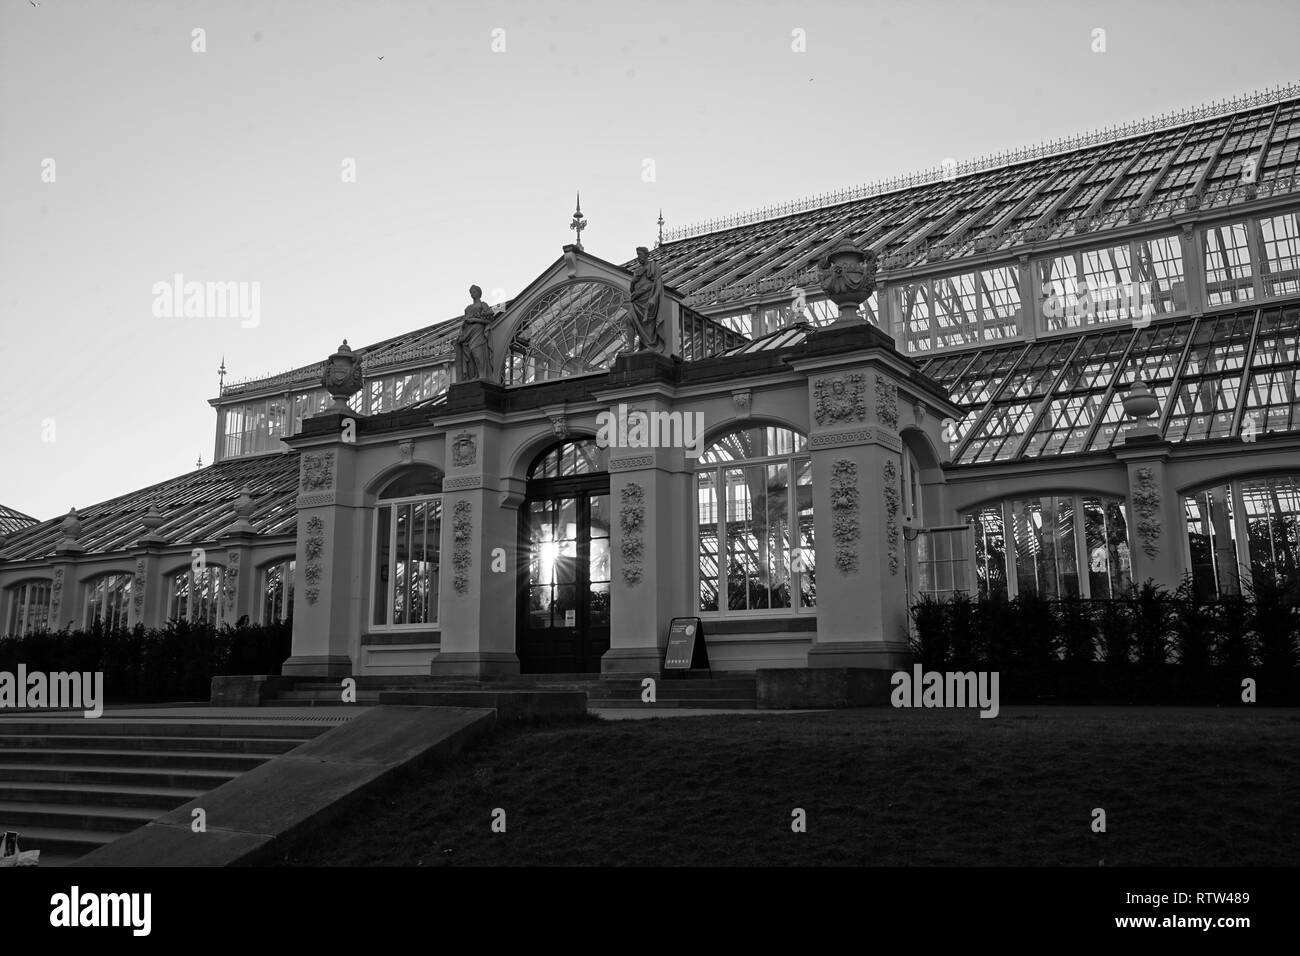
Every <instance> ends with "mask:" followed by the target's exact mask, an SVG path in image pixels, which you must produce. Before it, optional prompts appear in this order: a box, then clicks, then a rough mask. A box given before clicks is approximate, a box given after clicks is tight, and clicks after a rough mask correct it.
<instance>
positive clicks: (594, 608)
mask: <svg viewBox="0 0 1300 956" xmlns="http://www.w3.org/2000/svg"><path fill="white" fill-rule="evenodd" d="M589 615H590V616H589V619H588V623H589V624H590V625H591V626H592V627H609V585H608V584H593V585H592V586H591V608H590V611H589Z"/></svg>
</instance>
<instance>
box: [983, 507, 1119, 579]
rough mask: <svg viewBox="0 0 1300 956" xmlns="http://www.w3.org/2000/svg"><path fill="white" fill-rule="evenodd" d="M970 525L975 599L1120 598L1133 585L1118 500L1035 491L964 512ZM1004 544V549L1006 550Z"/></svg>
mask: <svg viewBox="0 0 1300 956" xmlns="http://www.w3.org/2000/svg"><path fill="white" fill-rule="evenodd" d="M966 521H967V523H968V524H971V525H972V526H973V528H974V531H975V559H976V577H977V580H978V581H979V590H980V597H982V598H989V597H999V596H1000V597H1015V596H1016V595H1017V594H1024V593H1027V592H1030V591H1033V592H1034V593H1036V594H1037V595H1038V596H1039V597H1043V598H1048V599H1057V598H1066V597H1083V598H1111V597H1120V596H1122V595H1123V593H1124V592H1125V591H1127V590H1128V588H1129V586H1130V585H1131V584H1132V583H1133V579H1132V563H1131V555H1130V553H1129V544H1128V516H1127V513H1126V510H1125V504H1124V501H1123V499H1120V498H1112V497H1108V496H1105V495H1094V494H1080V495H1071V494H1064V495H1038V496H1034V497H1026V498H1014V499H1011V500H1009V501H1001V502H992V503H990V504H987V505H984V506H982V507H980V508H977V509H975V510H974V511H973V512H971V513H970V514H968V515H967V516H966ZM1008 549H1009V550H1008Z"/></svg>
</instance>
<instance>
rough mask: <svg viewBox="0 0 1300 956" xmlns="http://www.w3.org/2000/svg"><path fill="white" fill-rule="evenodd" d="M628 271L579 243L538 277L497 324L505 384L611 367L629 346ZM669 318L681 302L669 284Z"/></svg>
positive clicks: (494, 340)
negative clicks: (675, 306)
mask: <svg viewBox="0 0 1300 956" xmlns="http://www.w3.org/2000/svg"><path fill="white" fill-rule="evenodd" d="M631 279H632V276H631V274H630V273H629V272H628V271H627V270H626V269H624V268H623V267H622V266H619V265H616V264H614V263H612V262H607V261H605V260H604V259H601V258H599V257H598V256H593V255H591V254H590V253H588V252H585V251H584V250H582V249H579V248H578V247H577V246H565V247H564V253H563V254H562V255H561V256H560V257H559V258H558V259H556V260H555V261H554V262H553V263H552V264H551V265H550V266H549V267H547V268H546V269H545V270H544V271H543V272H542V273H541V274H540V275H538V276H537V278H536V279H534V280H533V281H532V282H530V283H529V284H528V286H527V287H526V288H525V289H524V290H523V291H522V292H521V293H520V294H519V295H518V296H516V297H515V298H514V299H513V300H511V302H510V304H509V305H508V306H507V308H506V309H505V311H504V312H502V313H501V314H500V315H499V316H498V317H497V318H496V319H495V320H494V321H493V323H492V326H491V331H490V333H489V337H490V341H491V347H492V355H493V364H494V365H495V366H496V368H497V369H498V370H499V372H500V375H501V382H502V383H503V384H505V385H525V384H532V383H534V382H542V381H550V380H553V379H558V378H569V377H572V376H575V375H589V374H595V373H599V372H604V371H607V370H608V369H609V368H611V367H612V366H613V364H614V359H615V357H616V356H617V355H618V354H619V353H621V352H624V351H627V350H628V348H629V342H630V340H629V338H628V322H627V314H628V311H629V310H630V308H631V299H630V297H629V289H630V285H631ZM665 299H666V300H667V301H666V302H665V308H664V313H665V318H667V317H668V315H671V314H675V312H674V310H673V308H672V306H671V305H670V303H675V302H680V299H678V297H677V296H676V295H675V294H674V293H673V292H672V291H671V290H665Z"/></svg>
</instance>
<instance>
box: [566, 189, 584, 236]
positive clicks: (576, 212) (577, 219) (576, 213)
mask: <svg viewBox="0 0 1300 956" xmlns="http://www.w3.org/2000/svg"><path fill="white" fill-rule="evenodd" d="M569 228H570V229H572V230H573V231H574V232H576V233H577V234H578V239H577V241H576V242H575V243H574V244H575V245H576V246H577V247H578V248H579V249H581V248H582V230H584V229H586V228H587V220H585V219H583V218H582V193H578V203H577V205H576V206H575V207H574V209H573V221H572V222H571V223H569Z"/></svg>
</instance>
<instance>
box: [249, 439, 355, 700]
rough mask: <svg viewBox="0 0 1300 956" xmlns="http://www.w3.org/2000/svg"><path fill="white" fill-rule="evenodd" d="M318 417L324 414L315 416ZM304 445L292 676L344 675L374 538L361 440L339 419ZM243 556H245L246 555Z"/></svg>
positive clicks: (288, 668)
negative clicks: (361, 475) (361, 472)
mask: <svg viewBox="0 0 1300 956" xmlns="http://www.w3.org/2000/svg"><path fill="white" fill-rule="evenodd" d="M317 417H318V418H319V417H320V416H317ZM329 417H332V418H334V419H337V420H338V421H337V423H336V424H338V425H339V427H335V428H332V429H330V431H329V432H328V433H327V435H326V437H324V438H323V439H320V440H315V441H312V442H311V444H306V443H304V442H301V441H300V442H297V443H295V444H297V445H298V447H299V448H300V449H301V451H302V456H301V460H300V465H299V469H300V470H299V476H298V490H299V495H298V544H297V549H296V559H297V570H296V574H297V580H296V582H295V587H294V592H293V654H292V656H291V657H290V658H289V659H288V660H287V661H285V662H284V667H283V668H282V673H283V674H284V675H285V676H286V677H288V676H310V677H345V676H348V675H350V674H352V673H353V658H352V654H353V651H354V648H355V646H356V645H357V643H358V641H359V639H360V633H361V627H362V621H361V613H362V609H363V608H364V606H365V603H364V601H363V599H362V597H363V588H364V585H365V580H364V575H363V574H362V571H363V569H364V567H365V556H366V554H367V552H368V549H369V547H370V542H369V540H368V538H367V536H366V534H365V529H366V509H365V507H364V499H363V496H362V494H361V492H360V490H359V482H358V476H357V457H358V452H357V446H356V445H355V444H351V443H349V442H346V441H344V440H343V432H342V428H341V422H342V419H343V417H344V416H342V415H332V416H329ZM241 564H242V562H241Z"/></svg>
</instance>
